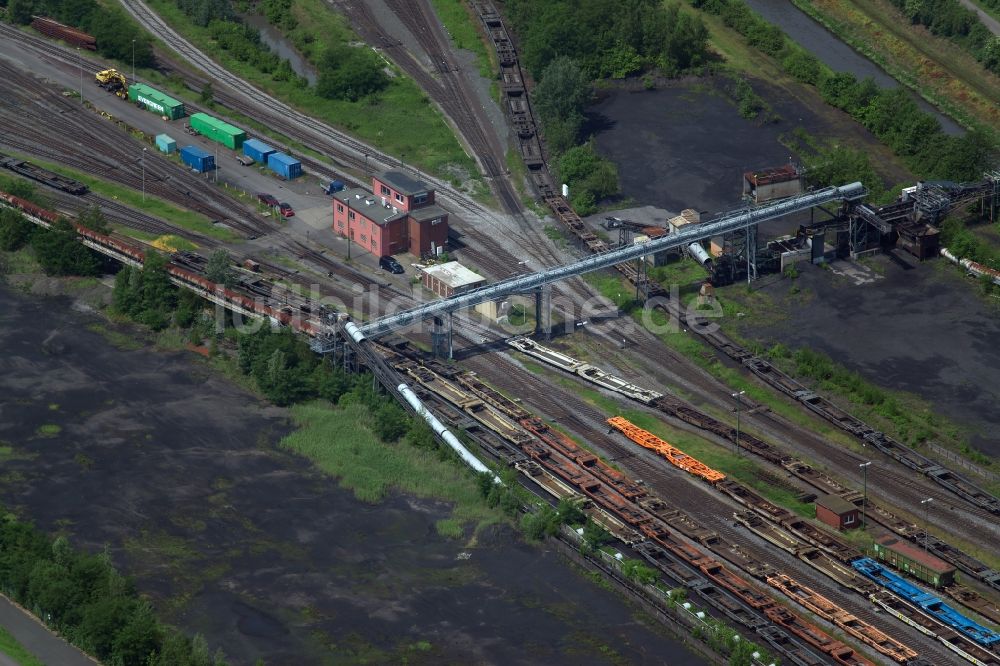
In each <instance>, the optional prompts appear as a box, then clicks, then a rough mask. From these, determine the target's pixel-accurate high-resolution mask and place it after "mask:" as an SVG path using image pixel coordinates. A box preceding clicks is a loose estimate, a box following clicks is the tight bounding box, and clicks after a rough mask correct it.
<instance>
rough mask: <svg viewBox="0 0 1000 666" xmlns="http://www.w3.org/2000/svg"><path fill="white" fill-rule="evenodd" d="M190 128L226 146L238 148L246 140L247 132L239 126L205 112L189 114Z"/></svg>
mask: <svg viewBox="0 0 1000 666" xmlns="http://www.w3.org/2000/svg"><path fill="white" fill-rule="evenodd" d="M189 122H190V123H191V129H193V130H194V131H195V132H197V133H198V134H201V135H202V136H205V137H208V138H209V139H211V140H212V141H217V142H219V143H221V144H222V145H223V146H225V147H226V148H232V149H233V150H239V149H240V148H242V147H243V142H244V141H246V140H247V133H246V132H244V131H243V130H241V129H240V128H239V127H236V126H234V125H230V124H229V123H227V122H223V121H221V120H219V119H218V118H214V117H212V116H210V115H208V114H207V113H193V114H191V119H190V121H189Z"/></svg>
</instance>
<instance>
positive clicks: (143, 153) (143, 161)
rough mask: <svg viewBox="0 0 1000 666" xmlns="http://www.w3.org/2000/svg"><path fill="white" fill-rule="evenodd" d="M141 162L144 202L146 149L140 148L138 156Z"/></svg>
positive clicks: (144, 199) (144, 200) (143, 196)
mask: <svg viewBox="0 0 1000 666" xmlns="http://www.w3.org/2000/svg"><path fill="white" fill-rule="evenodd" d="M139 161H140V162H141V163H142V201H143V203H145V202H146V149H145V148H143V149H142V155H141V156H140V158H139Z"/></svg>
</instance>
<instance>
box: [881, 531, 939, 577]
mask: <svg viewBox="0 0 1000 666" xmlns="http://www.w3.org/2000/svg"><path fill="white" fill-rule="evenodd" d="M875 543H877V544H879V545H880V546H883V547H885V548H888V549H889V550H893V551H895V552H897V553H899V554H900V555H902V556H903V557H905V558H906V559H908V560H911V561H913V562H916V563H917V564H922V565H923V566H925V567H927V568H928V569H930V570H931V571H936V572H937V573H939V574H945V573H951V572H953V571H955V567H953V566H951V565H950V564H948V563H947V562H945V561H944V560H941V559H938V558H936V557H934V556H933V555H931V554H930V553H925V552H924V551H923V550H922V549H920V548H917V547H916V546H914V545H913V544H912V543H910V542H909V541H903V540H902V539H898V538H896V537H894V536H893V535H891V534H887V535H885V536H882V537H879V538H877V539H875Z"/></svg>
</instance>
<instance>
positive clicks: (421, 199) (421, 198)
mask: <svg viewBox="0 0 1000 666" xmlns="http://www.w3.org/2000/svg"><path fill="white" fill-rule="evenodd" d="M413 203H414V205H416V204H422V203H427V195H426V194H418V195H416V196H415V197H413Z"/></svg>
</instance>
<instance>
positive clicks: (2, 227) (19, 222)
mask: <svg viewBox="0 0 1000 666" xmlns="http://www.w3.org/2000/svg"><path fill="white" fill-rule="evenodd" d="M37 228H38V227H36V226H35V225H34V224H32V223H31V222H28V220H26V219H24V216H23V215H21V213H19V212H17V211H16V210H13V209H11V208H2V209H0V250H3V251H4V252H13V251H15V250H20V249H21V248H22V247H24V246H25V245H27V244H28V243H30V242H31V237H32V235H34V233H35V230H36V229H37Z"/></svg>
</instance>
